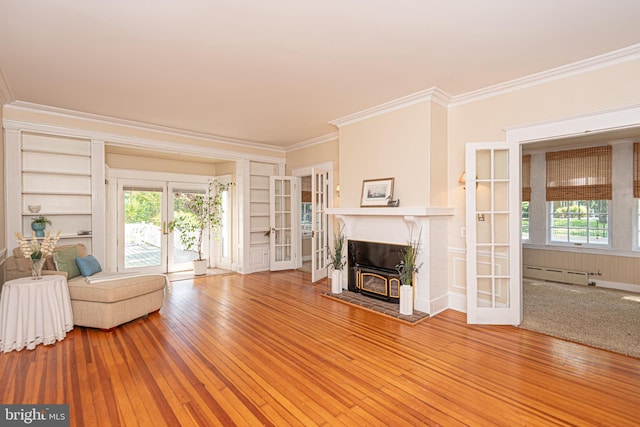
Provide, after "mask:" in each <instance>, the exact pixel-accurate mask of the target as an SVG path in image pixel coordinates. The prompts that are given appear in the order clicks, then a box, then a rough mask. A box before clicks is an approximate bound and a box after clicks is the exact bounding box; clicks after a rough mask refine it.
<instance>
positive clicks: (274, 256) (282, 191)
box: [269, 176, 299, 271]
mask: <svg viewBox="0 0 640 427" xmlns="http://www.w3.org/2000/svg"><path fill="white" fill-rule="evenodd" d="M298 181H299V178H296V177H293V176H271V177H269V224H270V227H271V229H270V232H269V269H270V270H272V271H277V270H288V269H293V268H296V263H297V258H296V257H297V256H298V255H297V248H298V244H297V239H294V235H297V233H298V229H299V227H297V223H295V222H294V213H295V212H298V211H297V209H296V208H295V206H296V203H297V201H298V198H297V197H296V192H295V191H294V189H295V188H296V183H297V182H298Z"/></svg>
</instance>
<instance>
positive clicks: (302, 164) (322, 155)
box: [285, 137, 342, 207]
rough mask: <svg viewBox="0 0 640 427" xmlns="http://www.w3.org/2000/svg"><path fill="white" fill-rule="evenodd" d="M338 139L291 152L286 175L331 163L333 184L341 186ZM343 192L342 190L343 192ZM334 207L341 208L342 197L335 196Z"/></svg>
mask: <svg viewBox="0 0 640 427" xmlns="http://www.w3.org/2000/svg"><path fill="white" fill-rule="evenodd" d="M339 147H340V144H339V141H338V138H337V137H336V139H332V140H329V141H326V142H323V143H319V144H314V145H311V146H309V147H304V148H300V149H297V150H291V151H289V152H287V157H286V159H287V160H286V162H287V163H286V172H285V173H286V174H287V175H291V171H292V170H294V169H302V168H306V167H310V166H313V165H318V164H321V163H328V162H331V164H332V165H333V184H334V186H335V185H338V184H340V163H339V161H338V157H339V152H340V151H339ZM341 191H342V190H341ZM333 206H334V207H338V206H340V195H339V194H337V193H336V194H334V199H333Z"/></svg>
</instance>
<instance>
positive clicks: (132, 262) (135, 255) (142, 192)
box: [118, 180, 167, 273]
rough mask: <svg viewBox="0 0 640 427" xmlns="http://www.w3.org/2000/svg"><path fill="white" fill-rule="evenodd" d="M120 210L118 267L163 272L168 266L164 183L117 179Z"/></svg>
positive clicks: (119, 269)
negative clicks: (120, 180)
mask: <svg viewBox="0 0 640 427" xmlns="http://www.w3.org/2000/svg"><path fill="white" fill-rule="evenodd" d="M118 187H119V194H120V200H121V206H122V211H121V214H120V215H119V221H118V222H119V224H120V227H119V230H120V233H121V236H122V237H121V239H119V240H120V242H121V244H120V245H119V248H118V249H119V250H118V271H126V270H135V271H140V272H154V273H164V272H166V269H167V252H166V250H167V249H166V248H167V245H166V236H165V234H164V233H163V224H166V222H165V221H166V218H165V217H164V214H163V212H166V192H165V188H164V185H163V183H159V182H154V181H137V180H127V181H124V182H119V185H118Z"/></svg>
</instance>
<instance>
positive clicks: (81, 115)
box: [6, 101, 285, 153]
mask: <svg viewBox="0 0 640 427" xmlns="http://www.w3.org/2000/svg"><path fill="white" fill-rule="evenodd" d="M6 107H7V108H11V109H15V110H20V111H29V112H36V113H45V114H48V115H51V116H57V117H64V118H71V119H78V120H83V121H88V122H93V123H101V124H107V125H116V126H120V127H124V128H128V129H133V130H136V131H152V132H156V133H160V134H163V135H170V136H181V137H188V138H192V139H197V140H200V141H205V142H212V143H219V144H225V145H231V146H235V147H242V148H252V149H259V150H267V151H273V152H277V153H284V152H285V149H284V148H282V147H276V146H273V145H269V144H262V143H259V142H253V141H246V140H242V139H234V138H227V137H223V136H218V135H211V134H207V133H201V132H193V131H187V130H182V129H175V128H170V127H165V126H159V125H152V124H147V123H142V122H136V121H133V120H125V119H118V118H114V117H108V116H101V115H99V114H92V113H85V112H80V111H75V110H67V109H65V108H59V107H52V106H48V105H41V104H33V103H30V102H24V101H14V102H12V103H11V104H9V105H7V106H6Z"/></svg>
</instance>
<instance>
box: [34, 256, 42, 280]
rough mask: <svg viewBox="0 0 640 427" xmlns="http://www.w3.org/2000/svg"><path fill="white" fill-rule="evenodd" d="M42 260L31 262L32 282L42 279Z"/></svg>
mask: <svg viewBox="0 0 640 427" xmlns="http://www.w3.org/2000/svg"><path fill="white" fill-rule="evenodd" d="M44 260H45V259H44V258H39V259H32V260H31V278H32V279H33V280H40V279H42V267H43V266H44Z"/></svg>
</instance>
